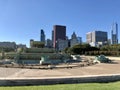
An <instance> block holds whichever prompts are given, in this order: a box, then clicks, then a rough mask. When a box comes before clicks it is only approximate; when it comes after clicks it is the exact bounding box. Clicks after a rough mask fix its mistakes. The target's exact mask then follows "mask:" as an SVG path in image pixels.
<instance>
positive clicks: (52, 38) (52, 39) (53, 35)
mask: <svg viewBox="0 0 120 90" xmlns="http://www.w3.org/2000/svg"><path fill="white" fill-rule="evenodd" d="M53 45H54V31H53V30H52V47H53Z"/></svg>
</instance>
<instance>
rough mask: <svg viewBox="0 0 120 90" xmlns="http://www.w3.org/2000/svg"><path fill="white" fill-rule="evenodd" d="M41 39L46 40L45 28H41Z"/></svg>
mask: <svg viewBox="0 0 120 90" xmlns="http://www.w3.org/2000/svg"><path fill="white" fill-rule="evenodd" d="M40 37H41V38H40V41H41V42H45V33H44V31H43V29H41V34H40Z"/></svg>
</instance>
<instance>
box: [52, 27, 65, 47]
mask: <svg viewBox="0 0 120 90" xmlns="http://www.w3.org/2000/svg"><path fill="white" fill-rule="evenodd" d="M53 31H54V45H53V47H54V48H57V41H58V39H61V40H66V26H61V25H54V26H53Z"/></svg>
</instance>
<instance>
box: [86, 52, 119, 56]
mask: <svg viewBox="0 0 120 90" xmlns="http://www.w3.org/2000/svg"><path fill="white" fill-rule="evenodd" d="M100 54H103V55H106V56H120V51H88V52H85V55H100Z"/></svg>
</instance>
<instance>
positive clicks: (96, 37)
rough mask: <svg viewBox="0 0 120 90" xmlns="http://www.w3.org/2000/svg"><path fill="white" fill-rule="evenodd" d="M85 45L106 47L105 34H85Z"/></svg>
mask: <svg viewBox="0 0 120 90" xmlns="http://www.w3.org/2000/svg"><path fill="white" fill-rule="evenodd" d="M86 39H87V43H89V44H90V45H91V46H99V45H101V46H102V45H106V44H107V41H108V36H107V32H104V31H93V32H88V33H87V34H86Z"/></svg>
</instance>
